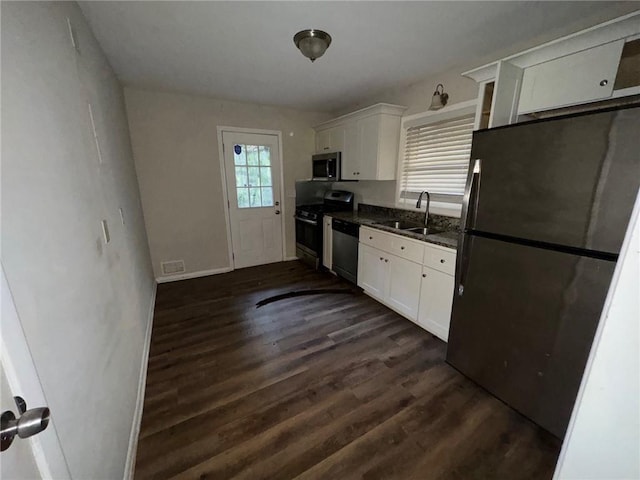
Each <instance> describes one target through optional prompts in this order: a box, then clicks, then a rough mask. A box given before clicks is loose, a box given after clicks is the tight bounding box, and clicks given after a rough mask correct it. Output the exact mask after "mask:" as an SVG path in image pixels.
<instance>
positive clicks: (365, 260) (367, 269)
mask: <svg viewBox="0 0 640 480" xmlns="http://www.w3.org/2000/svg"><path fill="white" fill-rule="evenodd" d="M384 260H385V259H384V252H383V251H382V250H378V249H377V248H373V247H370V246H369V245H363V244H360V246H359V248H358V286H359V287H361V288H362V289H363V290H364V291H365V292H367V293H369V294H370V295H371V296H373V297H376V298H377V299H379V300H384V299H385V297H386V292H387V280H388V277H389V275H388V270H389V269H388V261H387V262H386V263H385V261H384Z"/></svg>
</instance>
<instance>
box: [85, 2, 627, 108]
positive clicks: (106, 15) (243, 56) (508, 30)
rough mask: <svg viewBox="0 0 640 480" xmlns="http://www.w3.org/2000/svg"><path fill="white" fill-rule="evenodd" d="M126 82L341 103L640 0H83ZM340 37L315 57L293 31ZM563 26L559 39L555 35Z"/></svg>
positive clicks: (261, 99) (320, 104)
mask: <svg viewBox="0 0 640 480" xmlns="http://www.w3.org/2000/svg"><path fill="white" fill-rule="evenodd" d="M80 6H81V8H82V10H83V12H84V14H85V16H86V17H87V19H88V20H89V22H90V24H91V26H92V28H93V30H94V32H95V34H96V36H97V38H98V40H99V42H100V44H101V45H102V47H103V49H104V51H105V53H106V54H107V57H108V58H109V61H110V62H111V64H112V66H113V68H114V69H115V71H116V73H117V75H118V76H119V78H120V79H121V80H122V81H123V83H125V84H128V85H138V86H146V87H153V88H160V89H166V90H176V91H182V92H190V93H198V94H205V95H210V96H214V97H218V98H224V99H231V100H242V101H247V102H254V103H263V104H270V105H283V106H289V107H295V108H301V109H313V110H319V111H335V110H337V109H340V108H344V107H345V106H346V105H349V104H352V103H355V102H357V101H358V100H360V99H362V98H363V97H366V96H368V95H371V94H372V93H375V92H377V91H380V90H383V89H385V88H390V87H394V86H398V85H403V84H409V83H411V82H414V81H416V80H419V79H421V78H425V77H428V76H431V75H434V74H437V73H440V72H443V71H444V70H446V69H448V68H451V67H453V66H467V67H468V66H476V65H478V63H479V61H480V60H482V61H484V60H486V59H487V58H489V57H490V58H491V59H493V57H491V55H492V54H498V53H499V54H500V56H503V55H504V54H506V53H507V52H509V53H510V52H511V51H514V48H515V47H518V49H520V47H522V48H524V47H526V46H530V45H533V44H534V43H533V42H534V41H537V42H539V41H540V40H549V39H551V38H554V37H557V36H560V35H562V34H566V33H570V32H572V31H576V30H578V29H581V28H584V27H586V26H589V25H592V24H596V23H598V22H601V21H603V20H606V19H609V18H614V17H616V16H619V15H622V14H624V13H627V12H629V11H632V10H634V8H635V9H637V8H638V2H482V1H478V2H455V1H449V2H359V1H351V2H135V1H134V2H80ZM305 28H319V29H322V30H326V31H327V32H329V33H330V34H331V36H332V37H333V43H332V44H331V47H330V48H329V50H328V51H327V53H326V54H325V55H324V56H323V57H322V58H320V59H318V60H316V62H315V63H311V62H310V61H309V60H308V59H307V58H305V57H303V56H302V54H301V53H300V52H298V51H297V49H296V48H295V46H294V44H293V40H292V38H293V35H294V34H295V33H296V32H297V31H299V30H302V29H305ZM551 35H552V36H551Z"/></svg>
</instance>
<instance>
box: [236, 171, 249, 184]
mask: <svg viewBox="0 0 640 480" xmlns="http://www.w3.org/2000/svg"><path fill="white" fill-rule="evenodd" d="M236 186H237V187H248V186H249V177H248V175H247V167H236Z"/></svg>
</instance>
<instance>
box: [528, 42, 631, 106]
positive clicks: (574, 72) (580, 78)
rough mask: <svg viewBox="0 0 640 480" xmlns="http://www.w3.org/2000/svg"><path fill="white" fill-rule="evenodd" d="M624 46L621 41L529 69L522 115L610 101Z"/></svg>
mask: <svg viewBox="0 0 640 480" xmlns="http://www.w3.org/2000/svg"><path fill="white" fill-rule="evenodd" d="M623 46H624V41H623V40H618V41H616V42H611V43H607V44H605V45H601V46H599V47H595V48H590V49H588V50H584V51H582V52H578V53H574V54H573V55H567V56H566V57H561V58H557V59H555V60H551V61H549V62H544V63H541V64H539V65H534V66H532V67H529V68H527V69H525V70H524V75H523V77H522V88H521V90H520V103H519V105H518V113H519V114H523V113H530V112H539V111H542V110H548V109H551V108H559V107H564V106H567V105H576V104H578V103H586V102H593V101H595V100H602V99H604V98H609V97H610V96H611V94H612V93H613V85H614V83H615V79H616V72H617V70H618V64H619V63H620V55H621V53H622V47H623Z"/></svg>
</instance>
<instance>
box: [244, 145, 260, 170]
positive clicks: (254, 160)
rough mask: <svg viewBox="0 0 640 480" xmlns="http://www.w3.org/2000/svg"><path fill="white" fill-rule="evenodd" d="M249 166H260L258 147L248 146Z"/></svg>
mask: <svg viewBox="0 0 640 480" xmlns="http://www.w3.org/2000/svg"><path fill="white" fill-rule="evenodd" d="M246 147H247V164H248V165H256V166H257V165H259V161H258V146H257V145H247V146H246Z"/></svg>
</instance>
